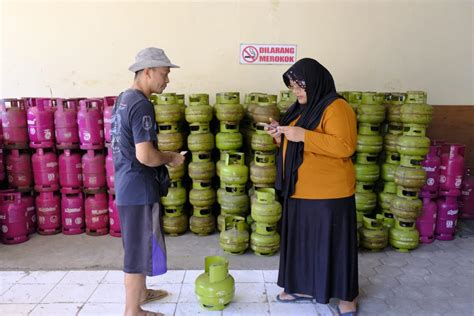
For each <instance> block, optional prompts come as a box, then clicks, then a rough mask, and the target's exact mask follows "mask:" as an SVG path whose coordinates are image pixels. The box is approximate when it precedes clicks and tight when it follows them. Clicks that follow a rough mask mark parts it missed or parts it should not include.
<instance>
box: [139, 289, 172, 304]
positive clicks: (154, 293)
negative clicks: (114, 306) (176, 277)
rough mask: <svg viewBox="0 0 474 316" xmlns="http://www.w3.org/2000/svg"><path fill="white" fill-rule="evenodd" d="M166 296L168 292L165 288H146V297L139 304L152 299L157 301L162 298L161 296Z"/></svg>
mask: <svg viewBox="0 0 474 316" xmlns="http://www.w3.org/2000/svg"><path fill="white" fill-rule="evenodd" d="M166 296H168V292H166V291H165V290H152V289H147V290H146V298H145V299H144V300H143V301H142V302H141V303H140V304H146V303H150V302H153V301H157V300H160V299H162V298H163V297H166Z"/></svg>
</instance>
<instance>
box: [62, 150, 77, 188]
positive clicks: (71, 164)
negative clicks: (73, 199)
mask: <svg viewBox="0 0 474 316" xmlns="http://www.w3.org/2000/svg"><path fill="white" fill-rule="evenodd" d="M59 183H60V184H61V193H77V192H80V191H81V189H82V161H81V154H80V153H79V152H76V151H74V150H71V149H65V150H64V151H63V153H62V154H61V155H59Z"/></svg>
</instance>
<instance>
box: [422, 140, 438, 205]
mask: <svg viewBox="0 0 474 316" xmlns="http://www.w3.org/2000/svg"><path fill="white" fill-rule="evenodd" d="M440 152H441V147H440V146H437V145H432V146H430V151H429V152H428V154H427V155H426V157H425V159H424V160H423V162H422V163H421V165H422V167H423V169H424V170H425V171H426V183H425V185H424V186H423V187H422V188H421V192H420V196H421V197H428V198H432V199H433V198H436V197H437V196H438V188H439V172H440V169H439V168H440V165H441V158H440V157H439V155H440Z"/></svg>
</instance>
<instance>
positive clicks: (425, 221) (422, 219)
mask: <svg viewBox="0 0 474 316" xmlns="http://www.w3.org/2000/svg"><path fill="white" fill-rule="evenodd" d="M436 212H437V206H436V202H434V201H433V200H431V199H430V198H423V210H422V212H421V215H420V216H419V217H418V218H417V219H416V229H418V232H419V233H420V242H421V243H424V244H430V243H432V242H433V241H434V232H435V227H436V215H437V214H436Z"/></svg>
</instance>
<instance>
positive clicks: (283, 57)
mask: <svg viewBox="0 0 474 316" xmlns="http://www.w3.org/2000/svg"><path fill="white" fill-rule="evenodd" d="M295 62H296V45H286V44H285V45H283V44H281V45H278V44H270V45H266V44H240V63H241V64H245V65H255V64H260V65H262V64H263V65H275V64H277V65H278V64H280V65H283V64H293V63H295Z"/></svg>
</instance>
